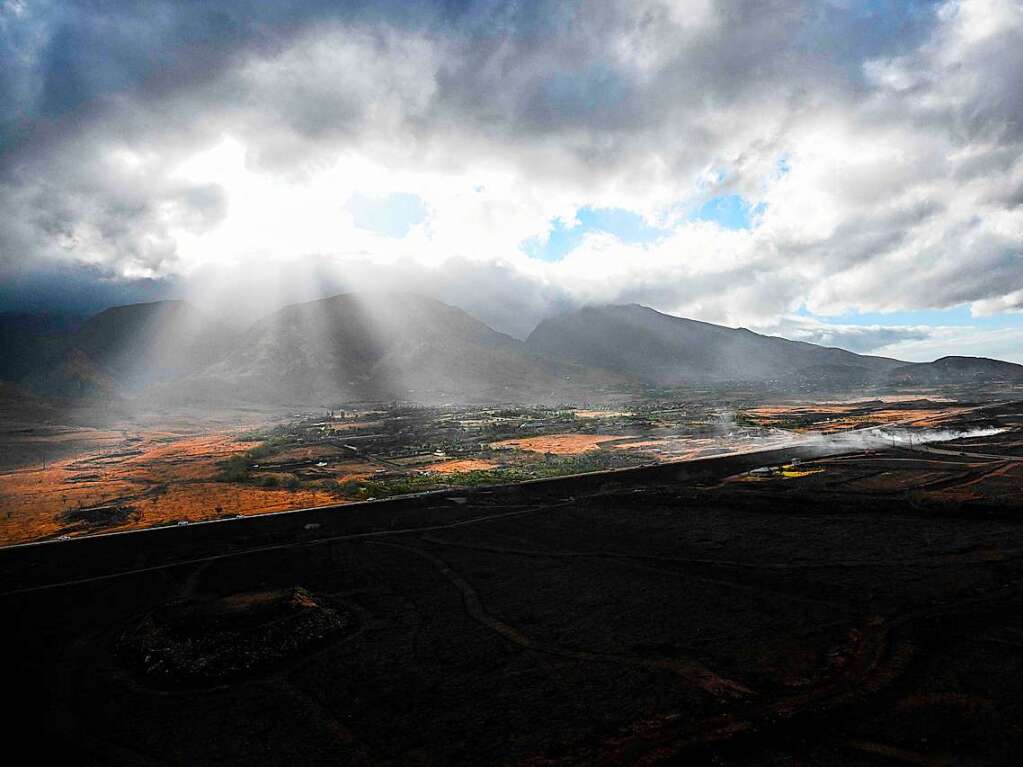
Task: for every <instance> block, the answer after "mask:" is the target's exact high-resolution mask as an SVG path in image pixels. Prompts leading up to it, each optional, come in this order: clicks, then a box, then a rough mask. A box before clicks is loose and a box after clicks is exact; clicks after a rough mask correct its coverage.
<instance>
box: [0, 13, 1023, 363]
mask: <svg viewBox="0 0 1023 767" xmlns="http://www.w3.org/2000/svg"><path fill="white" fill-rule="evenodd" d="M1021 149H1023V0H816V1H810V0H599V1H595V2H582V1H579V2H573V1H572V0H556V1H555V0H551V1H550V2H545V1H543V0H535V1H534V0H519V1H518V2H501V3H499V2H494V1H491V0H480V1H478V2H472V1H470V0H465V2H457V1H456V0H447V1H446V2H425V0H424V1H423V2H419V3H412V2H398V0H377V1H376V2H364V3H361V2H348V3H335V2H300V1H299V0H281V1H280V2H275V3H256V2H245V1H244V0H238V1H236V2H231V3H215V2H202V3H198V2H196V3H180V2H161V1H160V0H147V1H145V2H144V1H143V0H123V1H121V2H117V1H115V0H90V1H88V2H86V1H84V0H82V1H80V2H76V1H75V0H58V1H55V2H46V1H42V2H32V0H0V310H48V311H75V312H87V311H93V310H96V309H99V308H102V307H104V306H107V305H111V304H117V303H126V302H130V301H143V300H154V299H157V298H163V297H175V298H186V299H187V300H191V301H194V302H195V303H197V304H199V305H200V306H202V307H203V308H206V309H207V310H208V311H211V312H215V313H220V314H222V315H225V316H228V317H231V318H232V319H234V320H235V321H237V322H239V323H244V322H246V321H250V320H254V319H256V318H257V317H258V316H260V315H261V314H264V313H266V312H268V311H271V310H273V309H274V308H276V307H278V306H280V305H283V304H285V303H289V302H292V301H296V300H306V299H312V298H316V297H319V296H321V295H327V294H330V293H333V292H339V291H342V290H356V289H367V288H373V289H379V288H392V289H398V290H414V291H417V292H422V293H426V294H429V295H432V296H435V297H437V298H440V299H441V300H445V301H448V302H449V303H453V304H455V305H458V306H460V307H461V308H463V309H466V310H467V311H470V312H471V313H473V314H475V315H476V316H478V317H480V318H481V319H483V320H484V321H486V322H488V323H489V324H491V325H492V326H494V327H495V328H497V329H498V330H502V331H504V332H508V333H511V334H512V335H516V336H519V337H522V336H524V335H526V334H528V333H529V331H530V330H531V329H532V327H533V326H534V325H535V324H536V323H537V322H538V321H539V320H540V319H542V318H543V317H546V316H550V315H552V314H555V313H557V312H560V311H564V310H566V309H570V308H573V307H576V306H580V305H584V304H595V303H596V304H603V303H641V304H645V305H647V306H652V307H654V308H656V309H658V310H661V311H664V312H668V313H671V314H677V315H681V316H687V317H693V318H696V319H702V320H706V321H710V322H717V323H722V324H727V325H730V326H743V327H748V328H751V329H753V330H757V331H760V332H767V333H772V334H777V335H783V336H786V337H789V338H795V339H798V340H807V341H812V342H815V343H824V344H828V345H836V346H842V347H844V348H848V349H851V350H853V351H857V352H864V353H873V354H884V355H889V356H895V357H899V358H902V359H906V360H927V359H934V358H936V357H940V356H942V355H945V354H973V355H981V356H992V357H998V358H1002V359H1009V360H1013V361H1016V362H1021V363H1023V151H1021Z"/></svg>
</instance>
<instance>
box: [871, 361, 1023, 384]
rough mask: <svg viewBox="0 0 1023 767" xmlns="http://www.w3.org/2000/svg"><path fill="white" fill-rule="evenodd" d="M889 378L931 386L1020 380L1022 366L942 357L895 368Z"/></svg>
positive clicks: (1010, 363) (1021, 377)
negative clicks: (932, 360)
mask: <svg viewBox="0 0 1023 767" xmlns="http://www.w3.org/2000/svg"><path fill="white" fill-rule="evenodd" d="M889 380H890V381H891V382H892V383H895V384H908V385H922V386H935V385H939V384H964V383H971V382H978V383H993V382H1001V381H1005V382H1010V383H1023V365H1017V364H1015V363H1012V362H1004V361H1002V360H993V359H988V358H987V357H942V358H941V359H938V360H935V361H934V362H921V363H916V364H912V365H904V366H902V367H897V368H895V369H894V370H892V371H891V375H890V378H889Z"/></svg>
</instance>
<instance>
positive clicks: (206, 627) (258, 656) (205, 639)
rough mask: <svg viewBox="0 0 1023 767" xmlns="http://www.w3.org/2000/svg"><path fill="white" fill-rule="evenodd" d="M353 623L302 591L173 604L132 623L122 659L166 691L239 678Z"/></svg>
mask: <svg viewBox="0 0 1023 767" xmlns="http://www.w3.org/2000/svg"><path fill="white" fill-rule="evenodd" d="M353 624H354V619H353V617H352V615H351V613H349V612H348V611H346V610H344V609H343V608H340V607H338V606H337V605H328V604H326V603H325V602H324V601H323V599H322V598H320V597H317V596H315V595H314V594H311V593H310V592H308V591H306V590H305V589H303V588H301V587H297V586H296V587H292V588H287V589H279V590H274V591H256V592H245V593H240V594H231V595H228V596H222V597H215V598H205V599H185V600H177V601H174V602H169V603H167V604H165V605H162V606H161V607H158V608H157V609H155V610H153V611H152V612H150V613H148V614H146V615H145V616H144V617H143V618H142V619H141V620H139V621H138V622H136V623H134V624H133V625H131V626H130V627H129V628H128V629H127V630H125V631H124V633H123V634H122V635H121V637H120V639H119V640H118V642H117V654H118V655H119V656H120V658H121V659H122V660H123V661H124V662H125V663H127V664H128V665H130V666H131V667H133V668H134V669H136V670H137V671H138V672H139V673H140V674H141V675H142V676H143V677H144V678H145V679H146V680H147V681H149V682H151V683H154V684H157V685H160V686H171V687H175V686H206V685H212V684H220V683H223V682H228V681H232V680H236V679H239V678H241V677H244V676H247V675H249V674H251V673H254V672H257V671H259V670H262V669H265V668H267V667H269V666H272V665H274V664H276V663H279V662H281V661H285V660H288V659H290V658H294V657H296V656H300V655H301V654H302V653H303V652H306V651H308V650H310V649H312V648H313V647H316V646H317V645H319V644H320V643H322V642H323V641H324V640H326V639H328V638H329V637H333V636H336V635H338V634H341V633H344V632H347V631H349V630H351V628H352V626H353Z"/></svg>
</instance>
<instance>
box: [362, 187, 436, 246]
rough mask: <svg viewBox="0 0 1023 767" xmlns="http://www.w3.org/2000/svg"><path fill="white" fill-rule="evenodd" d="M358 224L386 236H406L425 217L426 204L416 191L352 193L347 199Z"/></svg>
mask: <svg viewBox="0 0 1023 767" xmlns="http://www.w3.org/2000/svg"><path fill="white" fill-rule="evenodd" d="M348 210H349V211H351V213H352V219H353V220H354V222H355V225H356V226H357V227H359V228H360V229H368V230H369V231H371V232H376V233H377V234H382V235H384V236H385V237H398V238H401V237H404V236H405V235H407V234H408V233H409V230H410V229H411V228H412V227H413V226H415V225H416V224H418V223H420V222H422V221H423V220H424V219H425V218H426V205H424V204H423V200H422V199H421V198H420V197H419V196H418V195H414V194H404V193H396V194H389V195H387V196H386V197H368V196H365V195H361V194H354V195H352V197H351V199H350V200H349V201H348Z"/></svg>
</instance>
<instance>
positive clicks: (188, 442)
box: [0, 431, 337, 544]
mask: <svg viewBox="0 0 1023 767" xmlns="http://www.w3.org/2000/svg"><path fill="white" fill-rule="evenodd" d="M90 439H91V440H92V442H91V447H90V449H87V450H85V451H83V452H81V453H78V454H76V455H75V456H74V457H72V458H64V459H60V460H56V461H52V462H45V463H40V464H36V465H33V466H28V467H22V468H15V469H9V470H7V471H3V472H0V544H10V543H19V542H24V541H31V540H38V539H40V538H47V537H52V536H54V535H58V534H61V533H63V532H67V533H70V534H74V533H77V532H82V531H83V525H82V524H81V523H80V522H76V521H75V519H74V517H75V512H76V511H79V510H81V509H91V508H96V507H102V506H117V507H121V508H125V509H130V510H131V513H130V514H128V515H127V518H125V519H121V520H115V521H113V522H112V523H110V524H103V525H101V526H99V527H97V526H95V525H93V526H91V527H90V528H89V530H88V531H89V532H105V531H113V530H123V529H128V528H131V527H147V526H152V525H158V524H166V523H173V522H177V521H181V520H184V521H199V520H206V519H215V518H218V517H223V516H230V515H235V514H242V515H248V514H262V513H267V512H271V511H283V510H286V509H293V508H301V507H304V506H315V505H323V504H328V503H337V499H336V498H335V496H333V495H331V494H330V493H327V492H321V491H318V490H305V489H302V490H297V491H290V490H283V489H276V488H273V489H272V488H259V487H252V486H248V485H242V484H235V483H225V482H219V481H217V480H216V477H217V474H218V471H219V467H218V463H219V462H220V461H222V460H224V459H225V458H227V457H228V456H231V455H234V454H237V453H241V452H244V451H246V450H248V449H249V448H251V447H252V444H251V443H249V442H241V441H239V440H238V439H237V438H236V437H235V436H234V435H233V434H231V433H218V434H192V435H187V434H186V435H182V434H178V433H173V432H161V431H152V432H145V433H142V434H136V435H134V436H132V437H128V438H125V436H124V434H123V433H122V432H109V433H106V432H104V433H102V434H99V435H97V434H91V435H90Z"/></svg>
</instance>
